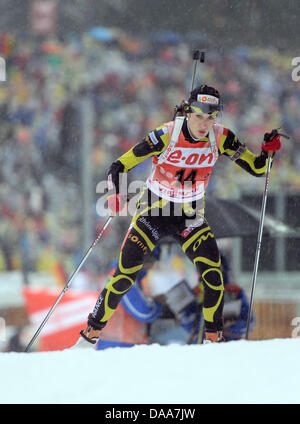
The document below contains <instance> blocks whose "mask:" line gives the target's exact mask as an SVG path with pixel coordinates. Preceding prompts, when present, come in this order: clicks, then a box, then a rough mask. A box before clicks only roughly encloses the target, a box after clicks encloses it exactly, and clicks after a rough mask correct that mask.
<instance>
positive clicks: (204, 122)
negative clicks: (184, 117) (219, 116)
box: [188, 113, 216, 138]
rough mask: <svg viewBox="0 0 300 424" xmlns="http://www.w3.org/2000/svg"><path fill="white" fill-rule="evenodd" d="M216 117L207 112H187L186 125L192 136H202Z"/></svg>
mask: <svg viewBox="0 0 300 424" xmlns="http://www.w3.org/2000/svg"><path fill="white" fill-rule="evenodd" d="M215 121H216V118H215V117H213V116H211V115H209V114H208V113H202V114H201V115H197V114H196V113H188V125H189V129H190V132H191V133H192V136H193V137H194V138H203V137H205V136H206V134H207V133H208V132H209V131H210V129H211V128H212V126H213V125H214V123H215Z"/></svg>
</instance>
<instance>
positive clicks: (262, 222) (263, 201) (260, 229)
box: [246, 152, 273, 340]
mask: <svg viewBox="0 0 300 424" xmlns="http://www.w3.org/2000/svg"><path fill="white" fill-rule="evenodd" d="M272 153H273V152H269V153H268V165H267V174H266V182H265V189H264V193H263V200H262V207H261V214H260V221H259V229H258V237H257V244H256V252H255V260H254V268H253V275H252V285H251V296H250V305H249V310H248V317H247V327H246V340H248V335H249V326H250V321H251V314H252V308H253V299H254V290H255V285H256V278H257V270H258V264H259V257H260V250H261V240H262V233H263V226H264V220H265V212H266V204H267V196H268V188H269V181H270V170H271V164H272Z"/></svg>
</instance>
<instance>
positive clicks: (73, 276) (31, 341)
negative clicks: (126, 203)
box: [25, 216, 113, 352]
mask: <svg viewBox="0 0 300 424" xmlns="http://www.w3.org/2000/svg"><path fill="white" fill-rule="evenodd" d="M112 218H113V216H109V218H108V219H107V220H106V222H105V224H104V225H103V227H102V228H101V230H100V232H99V234H98V236H97V238H96V239H95V241H94V242H93V244H92V245H91V246H90V248H89V249H88V250H87V252H86V254H85V255H84V257H83V258H82V260H81V262H80V264H79V265H78V267H77V268H76V269H75V271H74V272H73V274H72V276H71V277H70V279H69V281H68V282H67V284H66V285H65V287H64V288H63V290H62V292H61V293H60V295H59V297H58V298H57V300H56V301H55V303H54V305H53V306H52V307H51V309H50V310H49V312H48V314H47V315H46V316H45V318H44V320H43V322H42V323H41V325H40V326H39V328H38V329H37V331H36V332H35V334H34V336H33V337H32V339H31V340H30V342H29V344H28V346H27V347H26V349H25V352H28V350H29V349H30V347H31V346H32V344H33V343H34V341H35V340H36V338H37V337H38V335H39V334H40V332H41V331H42V329H43V327H44V325H45V324H46V322H47V321H48V319H49V318H50V316H51V315H52V313H53V311H54V309H55V308H56V306H57V305H58V304H59V302H60V300H61V298H62V297H63V295H64V294H65V292H66V291H67V290H68V289H69V287H70V285H71V283H72V281H73V280H74V278H75V277H76V275H77V274H78V272H79V271H80V269H81V267H82V266H83V264H84V263H85V261H86V260H87V258H88V256H89V255H90V253H91V251H92V250H93V249H94V247H95V246H96V244H97V243H98V242H99V240H100V239H101V237H102V234H103V232H104V231H105V229H106V228H107V227H108V225H109V223H110V221H111V220H112Z"/></svg>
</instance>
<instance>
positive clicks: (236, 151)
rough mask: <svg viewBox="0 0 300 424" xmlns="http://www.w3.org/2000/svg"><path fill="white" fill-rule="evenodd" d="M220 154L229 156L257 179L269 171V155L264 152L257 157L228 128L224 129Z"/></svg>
mask: <svg viewBox="0 0 300 424" xmlns="http://www.w3.org/2000/svg"><path fill="white" fill-rule="evenodd" d="M219 153H220V154H223V155H225V156H229V157H230V158H231V159H232V160H233V161H235V163H236V164H237V165H238V166H240V167H241V168H243V169H244V170H245V171H247V172H249V174H251V175H254V176H255V177H261V176H263V175H264V174H265V173H266V171H267V162H268V154H267V153H266V152H264V151H262V152H261V154H260V155H259V156H256V155H255V154H254V153H252V152H251V151H250V150H249V149H248V148H247V147H246V146H245V144H242V143H241V142H240V141H239V139H238V138H237V136H236V135H235V134H234V133H233V132H232V131H231V130H230V129H228V128H224V134H223V135H222V136H221V140H220V146H219Z"/></svg>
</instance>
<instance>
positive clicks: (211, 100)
mask: <svg viewBox="0 0 300 424" xmlns="http://www.w3.org/2000/svg"><path fill="white" fill-rule="evenodd" d="M197 101H198V102H202V103H209V104H218V103H219V99H218V98H217V97H215V96H209V95H203V94H202V95H201V94H198V96H197Z"/></svg>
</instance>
